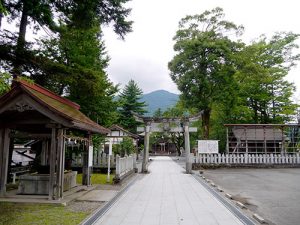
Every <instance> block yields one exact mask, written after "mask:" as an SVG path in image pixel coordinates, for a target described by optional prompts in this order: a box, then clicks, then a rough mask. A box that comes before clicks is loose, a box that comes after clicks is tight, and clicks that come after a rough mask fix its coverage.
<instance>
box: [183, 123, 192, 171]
mask: <svg viewBox="0 0 300 225" xmlns="http://www.w3.org/2000/svg"><path fill="white" fill-rule="evenodd" d="M183 129H184V148H185V157H186V161H185V169H186V173H191V172H192V163H191V161H190V153H191V148H190V131H189V121H188V120H186V121H185V122H184V128H183Z"/></svg>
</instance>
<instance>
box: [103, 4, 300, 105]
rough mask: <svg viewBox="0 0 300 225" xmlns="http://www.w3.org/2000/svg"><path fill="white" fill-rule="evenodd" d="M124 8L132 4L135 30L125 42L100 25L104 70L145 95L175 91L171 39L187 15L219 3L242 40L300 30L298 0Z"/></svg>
mask: <svg viewBox="0 0 300 225" xmlns="http://www.w3.org/2000/svg"><path fill="white" fill-rule="evenodd" d="M128 6H129V7H130V8H132V12H131V15H130V19H131V20H133V21H134V24H133V32H132V33H130V34H128V35H127V36H126V37H125V40H124V41H122V40H120V39H118V37H117V36H116V35H115V34H114V33H113V31H112V30H111V29H110V28H104V38H105V43H106V48H107V51H108V55H109V56H110V58H111V60H110V65H109V67H108V69H107V71H108V74H109V78H110V79H111V80H112V81H113V82H114V83H120V84H122V85H124V84H126V83H127V82H128V81H129V80H130V79H133V80H135V81H136V82H137V83H138V85H139V87H141V88H142V90H143V91H144V93H148V92H151V91H154V90H159V89H164V90H167V91H170V92H173V93H179V92H178V90H177V88H176V85H175V84H174V83H173V82H172V80H171V78H170V75H169V71H168V62H169V61H170V60H171V59H172V57H173V56H174V51H173V45H174V42H173V41H172V38H173V37H174V35H175V32H176V30H177V29H178V22H179V20H180V19H181V18H183V17H185V16H186V15H194V14H201V13H202V12H204V11H205V10H211V9H213V8H215V7H217V6H219V7H221V8H223V9H224V13H225V14H226V18H225V19H227V20H229V21H232V22H234V23H235V24H237V25H240V24H241V25H244V27H245V33H244V35H243V36H242V39H243V40H244V41H246V42H247V43H249V42H250V41H251V40H253V39H255V38H257V37H258V36H260V35H261V34H266V35H267V36H272V34H274V32H276V31H287V32H288V31H292V32H294V33H300V24H299V21H300V13H299V8H300V2H299V1H297V0H285V1H282V0H248V1H243V0H206V1H204V0H132V1H131V2H130V3H129V4H128ZM298 44H300V41H298ZM299 72H300V66H297V67H296V68H294V69H292V71H291V72H290V74H289V75H288V77H287V79H288V80H289V81H292V82H295V84H296V86H297V89H298V90H297V95H296V97H295V99H296V100H298V96H299V93H300V92H299V90H300V76H299ZM299 100H300V98H299Z"/></svg>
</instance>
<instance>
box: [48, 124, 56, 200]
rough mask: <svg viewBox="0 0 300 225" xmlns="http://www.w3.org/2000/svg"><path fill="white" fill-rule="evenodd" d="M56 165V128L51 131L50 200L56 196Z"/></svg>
mask: <svg viewBox="0 0 300 225" xmlns="http://www.w3.org/2000/svg"><path fill="white" fill-rule="evenodd" d="M55 166H56V128H52V131H51V147H50V177H49V196H48V199H49V200H53V199H54V198H55V196H54V195H55V188H56V184H55V179H54V178H55Z"/></svg>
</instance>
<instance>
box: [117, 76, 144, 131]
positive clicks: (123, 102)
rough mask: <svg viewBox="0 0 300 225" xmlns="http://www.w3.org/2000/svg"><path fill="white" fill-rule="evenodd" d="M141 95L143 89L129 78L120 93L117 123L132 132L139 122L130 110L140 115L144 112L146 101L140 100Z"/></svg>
mask: <svg viewBox="0 0 300 225" xmlns="http://www.w3.org/2000/svg"><path fill="white" fill-rule="evenodd" d="M142 95H143V91H142V90H141V89H140V88H139V87H138V85H137V83H135V82H134V80H130V81H129V82H128V84H127V85H126V86H125V87H124V89H123V91H122V93H121V94H120V99H119V102H120V109H119V114H120V115H119V124H120V125H121V126H123V127H124V128H125V129H128V130H129V131H131V132H133V133H136V128H137V126H138V125H139V124H140V123H139V122H136V121H135V119H134V117H133V115H132V112H134V113H137V114H139V115H141V116H142V115H144V113H146V110H145V107H146V103H145V102H142V101H141V97H142Z"/></svg>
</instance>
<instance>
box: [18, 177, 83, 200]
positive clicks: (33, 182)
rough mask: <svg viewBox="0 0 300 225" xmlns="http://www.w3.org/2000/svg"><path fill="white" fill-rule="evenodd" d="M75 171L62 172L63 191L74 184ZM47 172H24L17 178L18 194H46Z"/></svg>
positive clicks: (47, 184)
mask: <svg viewBox="0 0 300 225" xmlns="http://www.w3.org/2000/svg"><path fill="white" fill-rule="evenodd" d="M76 176H77V172H76V171H71V172H67V173H65V174H64V188H63V190H64V191H68V190H70V189H71V188H73V187H75V186H76ZM49 178H50V176H49V174H29V175H28V174H26V175H22V176H20V178H19V187H18V194H25V195H48V193H49Z"/></svg>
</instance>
